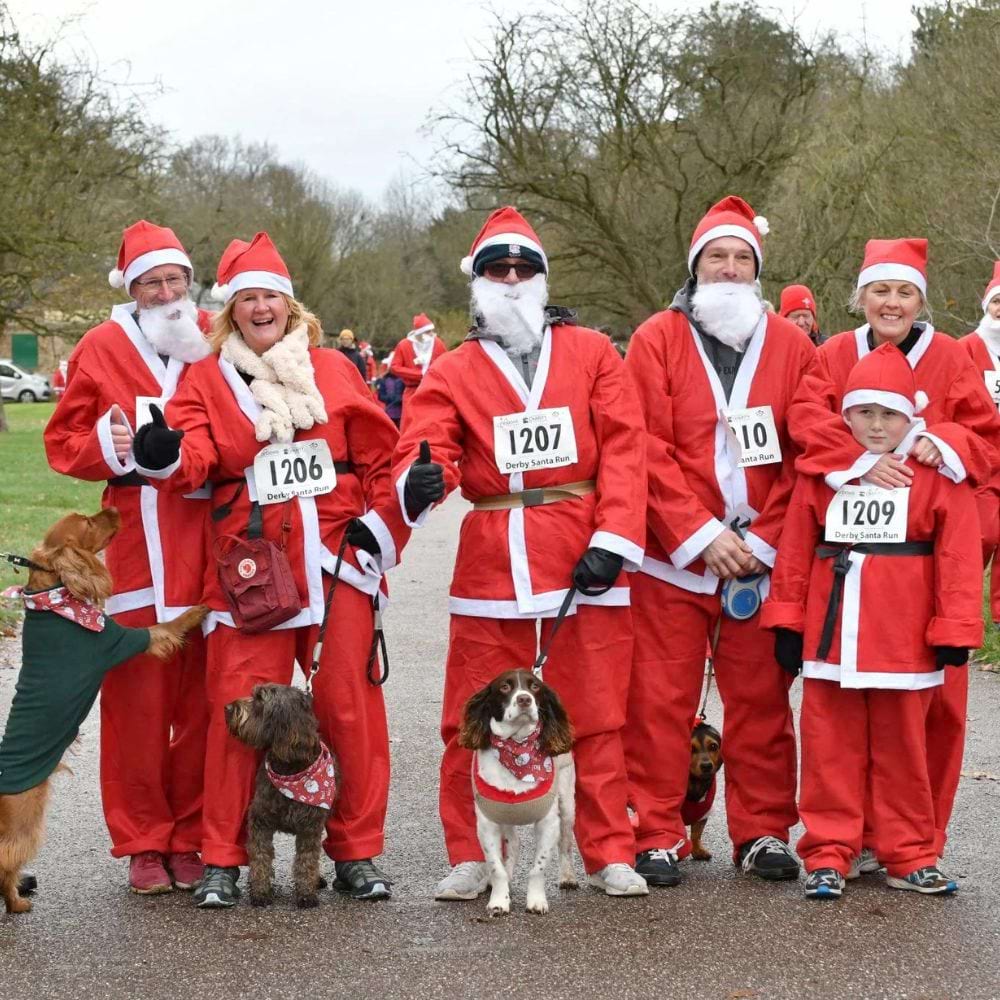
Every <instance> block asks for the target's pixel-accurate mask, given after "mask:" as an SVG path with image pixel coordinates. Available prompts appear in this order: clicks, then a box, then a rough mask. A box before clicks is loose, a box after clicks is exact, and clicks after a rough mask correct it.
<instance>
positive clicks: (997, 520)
mask: <svg viewBox="0 0 1000 1000" xmlns="http://www.w3.org/2000/svg"><path fill="white" fill-rule="evenodd" d="M981 305H982V307H983V318H982V319H981V320H980V322H979V326H978V327H976V329H975V330H973V331H972V333H969V334H967V335H966V336H964V337H963V338H962V339H961V340H960V341H959V343H960V344H961V345H962V347H964V348H965V349H966V350H967V351H968V352H969V356H970V357H971V358H972V363H973V364H974V365H975V366H976V368H977V369H979V370H980V371H982V373H983V379H984V381H985V383H986V391H987V392H988V393H989V394H990V396H991V397H992V398H993V401H994V402H995V403H996V404H997V405H998V407H1000V261H997V262H996V263H995V264H994V265H993V277H992V278H991V279H990V282H989V284H988V285H987V286H986V291H985V293H984V294H983V299H982V303H981ZM976 501H977V503H978V504H979V522H980V525H981V527H982V531H983V564H984V565H986V564H988V563H989V562H990V560H991V559H992V560H993V564H992V567H991V568H990V618H991V619H992V620H993V623H994V624H995V625H997V626H998V627H1000V561H998V560H997V558H996V550H997V545H998V544H1000V469H997V471H996V473H995V474H994V476H993V478H992V479H991V480H990V482H989V485H987V486H984V487H981V488H980V489H979V490H977V491H976Z"/></svg>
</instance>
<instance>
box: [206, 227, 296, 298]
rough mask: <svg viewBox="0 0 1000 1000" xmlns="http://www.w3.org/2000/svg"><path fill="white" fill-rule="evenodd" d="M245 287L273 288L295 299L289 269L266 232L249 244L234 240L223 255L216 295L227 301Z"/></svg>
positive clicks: (217, 275)
mask: <svg viewBox="0 0 1000 1000" xmlns="http://www.w3.org/2000/svg"><path fill="white" fill-rule="evenodd" d="M244 288H270V289H272V290H274V291H276V292H282V293H283V294H284V295H287V296H288V297H289V298H295V292H294V291H293V290H292V278H291V275H289V273H288V268H287V267H285V262H284V261H283V260H282V259H281V254H279V253H278V249H277V247H275V245H274V244H273V243H272V242H271V237H270V236H268V235H267V233H257V235H256V236H255V237H254V238H253V239H252V240H251V241H250V242H249V243H247V242H246V240H233V241H232V242H231V243H230V244H229V246H227V247H226V249H225V250H224V251H223V252H222V257H221V258H220V260H219V269H218V271H217V273H216V284H215V287H214V288H213V289H212V294H213V296H214V297H215V298H217V299H221V300H222V301H223V302H228V301H229V300H230V299H231V298H232V297H233V296H234V295H235V294H236V293H237V292H239V291H242V290H243V289H244Z"/></svg>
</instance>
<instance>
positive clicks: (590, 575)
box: [573, 548, 625, 597]
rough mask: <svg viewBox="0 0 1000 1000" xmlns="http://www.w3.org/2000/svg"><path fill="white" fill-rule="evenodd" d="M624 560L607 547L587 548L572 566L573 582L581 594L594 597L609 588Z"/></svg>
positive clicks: (616, 577) (620, 569)
mask: <svg viewBox="0 0 1000 1000" xmlns="http://www.w3.org/2000/svg"><path fill="white" fill-rule="evenodd" d="M623 562H625V560H624V559H623V558H622V556H620V555H618V553H617V552H609V551H608V550H607V549H596V548H594V549H587V551H586V552H584V554H583V555H582V556H580V561H579V562H578V563H577V564H576V566H574V567H573V584H574V586H575V587H576V589H577V590H579V591H580V593H581V594H586V595H587V596H588V597H596V596H597V595H598V594H603V593H605V592H606V591H608V590H610V589H611V585H612V584H613V583H614V582H615V580H617V579H618V574H619V573H620V572H621V571H622V563H623Z"/></svg>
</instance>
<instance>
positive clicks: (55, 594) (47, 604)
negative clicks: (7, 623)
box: [4, 587, 104, 632]
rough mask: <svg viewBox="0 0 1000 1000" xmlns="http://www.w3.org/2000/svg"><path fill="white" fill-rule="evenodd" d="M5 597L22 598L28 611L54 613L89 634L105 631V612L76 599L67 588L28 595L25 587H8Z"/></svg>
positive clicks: (54, 588) (56, 588) (57, 588)
mask: <svg viewBox="0 0 1000 1000" xmlns="http://www.w3.org/2000/svg"><path fill="white" fill-rule="evenodd" d="M4 597H20V598H21V600H22V601H24V607H25V610H26V611H52V612H54V613H55V614H57V615H59V616H60V617H61V618H65V619H66V620H67V621H71V622H74V623H75V624H77V625H79V626H80V627H81V628H85V629H87V631H89V632H103V631H104V612H103V611H102V610H101V609H100V608H98V607H96V606H95V605H93V604H89V603H88V602H87V601H81V600H80V598H79V597H74V596H73V595H72V594H71V593H70V592H69V591H68V590H67V589H66V588H65V587H53V588H52V589H51V590H39V591H37V592H36V593H28V592H26V591H25V589H24V587H8V588H7V590H5V591H4Z"/></svg>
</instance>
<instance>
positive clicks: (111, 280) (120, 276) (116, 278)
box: [108, 267, 985, 308]
mask: <svg viewBox="0 0 1000 1000" xmlns="http://www.w3.org/2000/svg"><path fill="white" fill-rule="evenodd" d="M108 284H109V285H110V286H111V287H112V288H124V287H125V274H124V272H122V271H119V270H118V268H117V267H113V268H112V269H111V270H110V271H108ZM984 308H985V307H984Z"/></svg>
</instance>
